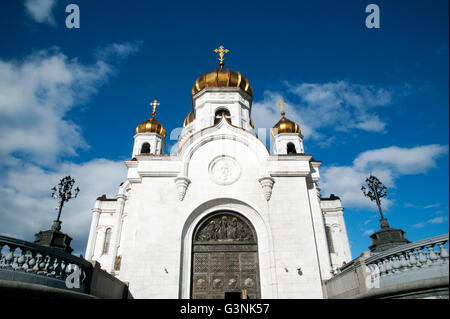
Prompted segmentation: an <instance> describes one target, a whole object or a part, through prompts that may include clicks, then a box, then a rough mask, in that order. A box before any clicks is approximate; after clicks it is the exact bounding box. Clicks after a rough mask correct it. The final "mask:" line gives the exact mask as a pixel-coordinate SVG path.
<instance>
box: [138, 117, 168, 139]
mask: <svg viewBox="0 0 450 319" xmlns="http://www.w3.org/2000/svg"><path fill="white" fill-rule="evenodd" d="M136 133H157V134H159V135H161V136H162V137H163V138H165V137H166V129H165V128H164V126H162V125H161V123H159V122H158V120H157V119H155V117H154V116H153V117H152V118H150V119H148V120H147V121H144V122H142V123H141V124H139V125H138V126H137V127H136Z"/></svg>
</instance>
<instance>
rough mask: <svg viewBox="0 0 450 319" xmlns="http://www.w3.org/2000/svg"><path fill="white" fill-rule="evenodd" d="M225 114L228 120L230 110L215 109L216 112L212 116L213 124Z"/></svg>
mask: <svg viewBox="0 0 450 319" xmlns="http://www.w3.org/2000/svg"><path fill="white" fill-rule="evenodd" d="M223 115H225V117H226V118H227V119H228V120H230V119H231V116H230V111H228V110H227V109H218V110H217V111H216V114H215V116H214V125H216V124H217V123H219V122H220V120H221V119H222V116H223Z"/></svg>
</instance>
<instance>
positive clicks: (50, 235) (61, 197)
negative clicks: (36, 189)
mask: <svg viewBox="0 0 450 319" xmlns="http://www.w3.org/2000/svg"><path fill="white" fill-rule="evenodd" d="M74 184H75V180H74V179H73V178H72V177H70V176H66V177H64V178H62V179H61V180H60V182H59V184H58V185H57V186H55V187H53V188H52V197H53V198H54V199H56V200H57V201H58V207H56V209H57V210H58V217H57V218H56V220H54V221H53V226H52V228H51V229H49V230H45V231H40V232H39V233H37V234H35V235H34V236H35V240H34V243H35V244H38V245H42V246H47V247H51V248H56V249H61V250H64V251H65V252H67V253H69V254H70V253H72V251H73V249H72V248H71V247H70V242H71V241H72V238H71V237H70V236H69V235H67V234H64V233H63V232H61V220H60V218H61V212H62V209H63V207H64V204H65V203H67V202H68V201H69V200H71V199H72V198H75V197H77V196H78V193H79V192H80V189H79V188H78V187H77V188H75V189H74V190H73V191H72V188H73V185H74Z"/></svg>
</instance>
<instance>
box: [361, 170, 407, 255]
mask: <svg viewBox="0 0 450 319" xmlns="http://www.w3.org/2000/svg"><path fill="white" fill-rule="evenodd" d="M366 184H367V186H368V189H367V188H366V187H365V186H362V187H361V191H362V192H363V194H364V196H366V197H368V198H369V199H370V200H371V201H375V203H376V204H377V207H378V211H379V212H380V216H381V219H380V225H381V229H380V230H378V231H376V232H375V233H373V234H372V235H370V238H371V239H372V245H370V246H369V249H370V251H371V252H380V251H385V250H388V249H391V248H393V247H396V246H399V245H404V244H407V243H409V240H408V239H406V238H405V232H404V231H403V230H401V229H395V228H391V227H390V226H389V223H388V221H387V219H386V218H384V216H383V211H382V209H381V199H382V198H383V197H386V196H387V188H386V186H384V185H383V184H382V183H381V182H380V180H379V179H378V178H376V177H375V176H373V175H372V174H371V175H370V176H369V177H368V178H366Z"/></svg>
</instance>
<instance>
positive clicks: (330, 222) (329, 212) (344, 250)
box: [320, 199, 352, 270]
mask: <svg viewBox="0 0 450 319" xmlns="http://www.w3.org/2000/svg"><path fill="white" fill-rule="evenodd" d="M320 204H321V208H322V212H323V215H324V220H325V225H326V226H328V227H330V230H331V238H332V241H333V246H334V253H330V256H331V263H332V267H333V269H334V270H335V269H336V268H339V267H341V266H342V265H343V263H344V262H345V263H348V262H349V261H351V260H352V254H351V250H350V243H349V241H348V235H347V228H346V226H345V220H344V208H343V207H342V203H341V201H340V200H339V199H335V200H322V201H321V202H320Z"/></svg>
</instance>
